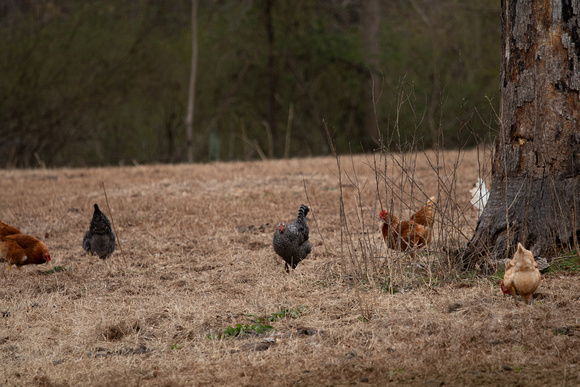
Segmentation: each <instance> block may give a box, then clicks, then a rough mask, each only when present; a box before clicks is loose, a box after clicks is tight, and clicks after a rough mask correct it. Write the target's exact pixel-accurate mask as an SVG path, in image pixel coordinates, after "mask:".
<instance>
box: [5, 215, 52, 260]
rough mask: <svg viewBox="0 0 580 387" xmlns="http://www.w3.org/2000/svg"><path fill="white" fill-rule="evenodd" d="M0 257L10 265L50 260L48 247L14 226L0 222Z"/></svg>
mask: <svg viewBox="0 0 580 387" xmlns="http://www.w3.org/2000/svg"><path fill="white" fill-rule="evenodd" d="M0 259H4V260H5V261H6V262H8V269H10V268H11V266H12V265H16V267H17V268H18V269H20V266H23V265H29V264H36V265H39V264H42V263H45V262H48V261H50V254H49V253H48V247H46V245H45V244H44V243H42V242H41V241H39V240H38V239H36V238H35V237H33V236H30V235H26V234H22V233H21V232H20V230H18V229H17V228H16V227H12V226H10V225H8V224H5V223H2V222H0Z"/></svg>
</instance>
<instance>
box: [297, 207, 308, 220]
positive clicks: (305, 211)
mask: <svg viewBox="0 0 580 387" xmlns="http://www.w3.org/2000/svg"><path fill="white" fill-rule="evenodd" d="M308 212H310V208H308V206H307V205H305V204H301V205H300V209H299V210H298V219H306V215H308Z"/></svg>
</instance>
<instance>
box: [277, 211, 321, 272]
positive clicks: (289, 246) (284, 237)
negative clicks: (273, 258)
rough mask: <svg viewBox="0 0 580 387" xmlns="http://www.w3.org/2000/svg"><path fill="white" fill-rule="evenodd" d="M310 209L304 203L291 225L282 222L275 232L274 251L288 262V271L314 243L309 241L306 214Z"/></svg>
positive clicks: (310, 249)
mask: <svg viewBox="0 0 580 387" xmlns="http://www.w3.org/2000/svg"><path fill="white" fill-rule="evenodd" d="M308 211H310V209H309V208H308V207H307V206H305V205H304V204H302V205H301V206H300V210H298V217H297V218H296V220H295V221H294V222H292V223H291V224H290V225H286V224H285V223H284V222H280V224H279V225H278V228H276V231H275V232H274V251H275V252H276V254H278V255H279V256H280V257H282V259H283V260H284V261H285V262H286V265H285V267H286V272H287V273H288V272H290V269H289V267H292V269H295V268H296V266H297V265H298V263H300V261H302V260H303V259H304V258H306V256H307V255H308V254H310V251H312V243H310V242H309V241H308V233H309V231H308V224H307V223H306V215H308Z"/></svg>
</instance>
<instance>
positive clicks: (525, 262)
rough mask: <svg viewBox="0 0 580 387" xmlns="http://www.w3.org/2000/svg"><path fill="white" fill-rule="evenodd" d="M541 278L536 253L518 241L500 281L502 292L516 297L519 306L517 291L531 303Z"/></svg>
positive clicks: (524, 299)
mask: <svg viewBox="0 0 580 387" xmlns="http://www.w3.org/2000/svg"><path fill="white" fill-rule="evenodd" d="M540 280H541V276H540V270H538V264H537V263H536V261H535V260H534V255H533V254H532V252H531V251H530V250H527V249H526V248H525V247H524V246H522V244H521V243H518V249H517V251H516V253H515V254H514V257H513V258H512V259H511V260H510V261H509V262H508V264H507V266H506V270H505V275H504V276H503V280H502V281H501V283H500V287H501V290H502V292H504V293H505V294H511V295H512V296H513V297H514V299H515V303H516V306H519V304H518V298H517V296H516V293H517V294H519V295H520V296H521V297H522V300H523V301H524V302H526V303H527V304H528V305H530V304H531V303H532V296H533V295H534V292H535V291H536V289H537V288H538V286H539V285H540Z"/></svg>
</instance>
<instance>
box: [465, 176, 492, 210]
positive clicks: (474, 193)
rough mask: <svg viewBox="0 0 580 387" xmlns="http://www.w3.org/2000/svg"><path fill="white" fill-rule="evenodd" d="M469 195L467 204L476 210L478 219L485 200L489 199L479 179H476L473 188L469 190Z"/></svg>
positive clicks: (485, 188)
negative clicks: (469, 198)
mask: <svg viewBox="0 0 580 387" xmlns="http://www.w3.org/2000/svg"><path fill="white" fill-rule="evenodd" d="M469 193H470V194H471V200H470V201H469V202H470V203H471V204H473V206H474V207H475V208H477V216H478V217H479V216H481V213H482V212H483V209H484V208H485V205H486V204H487V199H489V191H488V190H487V187H486V186H485V182H484V181H483V179H482V178H481V177H480V178H478V179H477V183H475V187H473V188H472V189H471V190H469Z"/></svg>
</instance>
